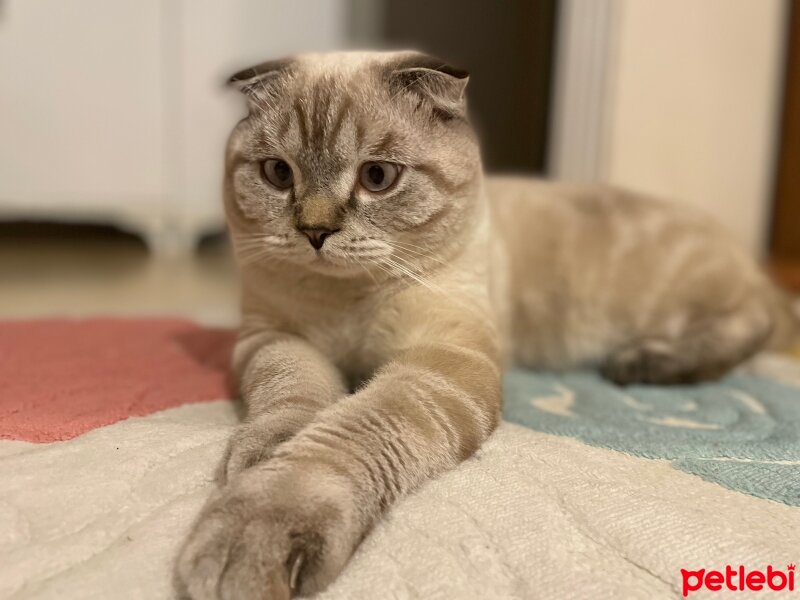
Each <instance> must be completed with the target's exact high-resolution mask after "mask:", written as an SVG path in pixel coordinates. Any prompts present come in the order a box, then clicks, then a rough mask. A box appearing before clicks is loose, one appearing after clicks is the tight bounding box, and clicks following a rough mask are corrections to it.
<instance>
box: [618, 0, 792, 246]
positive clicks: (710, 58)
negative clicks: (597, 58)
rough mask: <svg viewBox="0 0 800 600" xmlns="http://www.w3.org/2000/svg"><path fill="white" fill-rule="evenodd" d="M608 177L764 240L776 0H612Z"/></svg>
mask: <svg viewBox="0 0 800 600" xmlns="http://www.w3.org/2000/svg"><path fill="white" fill-rule="evenodd" d="M618 4H619V6H618V7H617V8H618V13H617V15H618V21H617V23H616V34H615V36H614V42H615V47H614V48H613V49H612V52H611V53H610V60H611V62H612V64H611V65H610V77H611V81H612V85H611V86H610V91H609V93H610V96H609V98H608V104H609V115H608V117H609V119H610V121H609V124H608V125H609V126H608V129H607V131H608V138H607V140H606V149H605V155H606V156H605V160H604V168H605V173H603V176H604V178H605V179H607V180H609V181H611V182H614V183H618V184H622V185H625V186H628V187H632V188H634V189H639V190H642V191H645V192H651V193H654V194H658V195H662V196H669V197H674V198H680V199H682V200H685V201H687V202H690V203H692V204H695V205H698V206H701V207H702V208H704V209H705V210H707V211H709V212H711V213H713V214H714V215H715V216H716V217H717V218H718V219H719V220H720V221H722V222H723V223H724V224H725V225H727V226H728V228H729V229H731V230H732V231H733V232H734V233H735V234H736V235H737V236H738V237H739V238H740V239H741V240H742V241H743V242H744V243H746V244H747V245H748V246H749V247H750V248H751V249H753V250H754V251H756V252H758V251H761V250H762V249H763V247H764V243H765V233H766V226H767V218H768V215H769V208H770V202H771V186H772V177H773V157H774V153H775V149H776V144H777V137H776V133H777V123H778V114H779V110H778V108H779V92H780V88H781V84H780V82H781V77H782V71H783V46H784V37H785V36H784V28H785V17H786V14H787V11H786V8H787V7H786V3H785V2H784V1H783V0H702V1H700V0H618Z"/></svg>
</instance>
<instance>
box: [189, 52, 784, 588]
mask: <svg viewBox="0 0 800 600" xmlns="http://www.w3.org/2000/svg"><path fill="white" fill-rule="evenodd" d="M233 82H234V83H235V84H236V85H237V86H238V87H239V88H240V89H241V90H242V91H243V92H244V93H245V94H246V96H247V98H248V100H249V105H250V115H249V116H248V117H247V118H246V119H244V120H242V121H241V122H240V123H239V124H238V125H237V126H236V128H235V129H234V131H233V134H232V135H231V138H230V143H229V146H228V151H227V158H226V166H227V169H226V177H225V206H226V210H227V215H228V220H229V225H230V231H231V233H232V237H233V239H234V245H235V249H236V253H237V256H238V260H239V263H240V267H241V270H242V275H243V299H242V315H243V324H242V327H241V332H240V335H239V342H238V344H237V346H236V351H235V358H234V363H235V369H236V372H237V375H238V379H239V382H240V389H241V394H242V397H243V399H244V401H245V403H246V405H247V410H248V414H247V419H246V420H245V422H244V423H243V424H242V425H241V427H240V428H239V430H238V431H237V433H236V434H235V435H234V437H233V439H232V440H231V444H230V449H229V454H228V457H227V459H226V465H225V474H226V479H227V483H226V485H225V486H224V487H221V488H220V489H219V491H218V492H216V494H215V495H214V497H213V498H211V499H210V501H209V503H208V505H207V506H206V508H205V509H204V510H203V512H202V514H201V515H200V518H199V520H198V521H197V523H196V525H195V527H194V530H193V532H192V533H191V535H190V537H189V539H188V541H187V542H186V545H185V547H184V548H183V550H182V552H181V555H180V557H179V560H178V565H177V571H176V579H177V586H178V589H179V591H180V593H181V594H182V595H184V596H188V597H191V598H194V599H205V598H236V599H249V598H288V597H290V595H292V594H293V593H304V594H306V593H313V592H316V591H318V590H321V589H323V588H324V587H325V586H326V585H328V584H329V583H330V582H331V581H332V580H333V579H334V578H335V577H336V576H337V575H338V574H339V573H340V572H341V570H342V569H343V568H344V566H345V564H346V563H347V561H348V559H349V558H350V556H351V555H352V553H353V551H354V550H355V549H356V547H357V546H358V544H359V543H360V542H361V540H362V539H363V538H364V537H365V536H366V535H367V534H368V533H369V531H370V529H371V528H372V527H373V526H374V525H375V523H376V522H377V521H378V520H379V519H380V518H381V515H382V514H383V513H384V512H385V511H386V510H387V509H389V507H391V505H392V504H393V503H394V502H395V501H396V500H397V499H398V498H400V497H401V496H403V495H404V494H406V493H408V492H409V491H411V490H413V489H414V488H416V487H417V486H419V485H420V484H422V483H423V482H425V481H426V480H427V479H429V478H431V477H435V476H436V475H438V474H440V473H442V472H443V471H446V470H448V469H451V468H453V467H454V466H456V465H457V464H458V463H459V462H461V461H463V460H464V459H466V458H468V457H469V456H471V455H472V454H473V453H474V452H475V451H476V450H477V449H478V447H479V446H480V445H481V443H482V442H483V441H484V440H485V439H486V438H487V436H489V434H490V433H491V432H492V430H493V429H494V428H495V426H496V424H497V422H498V419H499V417H500V405H501V383H500V382H501V373H502V369H503V365H504V362H505V360H506V359H508V360H516V361H517V362H520V363H522V364H525V365H531V366H543V367H550V368H568V367H573V366H593V367H597V368H599V369H601V370H602V372H603V373H605V374H606V375H607V376H608V377H610V378H611V379H613V380H614V381H617V382H620V383H629V382H635V381H639V382H649V383H672V382H691V381H696V380H700V379H706V378H709V377H716V376H718V375H720V374H722V373H724V372H725V371H726V370H727V369H729V368H731V367H732V366H734V365H735V364H737V363H738V362H740V361H741V360H743V359H745V358H746V357H748V356H750V355H751V354H752V353H753V352H755V351H756V350H757V349H759V348H760V347H762V346H763V345H764V344H765V343H766V342H767V340H768V338H769V337H770V335H771V334H772V335H773V339H774V340H777V339H778V337H781V336H785V335H788V333H787V332H788V331H789V329H788V325H789V324H791V323H792V321H791V318H792V317H791V315H790V312H789V310H788V308H787V306H788V305H787V304H786V302H785V300H784V299H783V298H782V296H781V294H780V293H779V292H778V291H777V290H776V289H775V288H774V287H773V286H772V285H771V284H770V283H769V282H768V281H767V279H766V278H765V277H764V276H763V275H762V274H761V272H760V271H759V270H758V268H757V267H756V265H755V264H754V262H753V260H752V259H751V258H749V257H748V256H747V255H746V254H745V253H744V252H743V251H742V250H741V249H739V247H738V246H737V245H736V244H735V243H734V242H732V241H731V240H730V239H729V238H728V237H727V236H726V235H725V234H724V233H723V232H722V231H721V230H720V229H719V228H718V227H716V226H715V225H714V224H713V223H711V222H709V221H708V220H707V219H705V218H703V217H701V216H699V215H696V214H694V213H691V212H690V211H689V210H688V209H684V208H677V207H676V206H675V205H673V204H666V203H661V202H657V201H653V200H645V199H641V198H636V197H634V196H632V195H630V194H626V193H623V192H619V191H615V190H611V189H605V188H579V187H574V188H571V187H567V186H561V185H554V184H549V183H542V182H535V181H533V180H528V179H521V178H520V179H496V180H492V179H490V180H488V181H484V177H483V174H482V170H481V162H480V154H479V149H478V144H477V142H476V139H475V135H474V133H473V130H472V128H471V126H470V124H469V122H468V121H467V119H466V109H465V103H464V88H465V86H466V83H467V77H466V74H465V73H463V72H461V71H458V70H456V69H453V68H452V67H448V66H446V65H445V64H443V63H441V62H439V61H437V60H435V59H432V58H430V57H427V56H423V55H420V54H416V53H388V54H378V53H368V54H356V53H352V54H350V53H348V54H330V55H314V56H311V55H307V56H300V57H297V58H294V59H289V60H284V61H278V62H271V63H265V64H262V65H259V66H257V67H254V68H252V69H248V70H247V71H243V72H242V73H239V74H237V75H235V76H234V78H233ZM489 198H490V199H491V204H490V203H489V202H488V199H489ZM779 324H780V327H778V325H779ZM784 324H786V325H787V326H786V327H784ZM531 535H535V532H531Z"/></svg>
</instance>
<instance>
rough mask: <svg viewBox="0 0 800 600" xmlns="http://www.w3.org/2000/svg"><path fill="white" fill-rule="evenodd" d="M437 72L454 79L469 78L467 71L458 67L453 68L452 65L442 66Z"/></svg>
mask: <svg viewBox="0 0 800 600" xmlns="http://www.w3.org/2000/svg"><path fill="white" fill-rule="evenodd" d="M439 71H441V72H442V73H444V74H445V75H450V76H451V77H455V78H456V79H467V78H469V71H467V70H466V69H462V68H460V67H454V66H453V65H444V66H442V67H441V68H440V69H439Z"/></svg>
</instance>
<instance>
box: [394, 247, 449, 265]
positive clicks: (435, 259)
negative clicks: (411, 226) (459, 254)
mask: <svg viewBox="0 0 800 600" xmlns="http://www.w3.org/2000/svg"><path fill="white" fill-rule="evenodd" d="M392 250H393V251H394V252H395V253H396V255H400V256H402V254H403V253H406V254H410V255H413V256H416V257H419V258H422V259H426V260H430V261H433V262H435V263H438V264H440V265H446V264H447V263H446V262H445V261H443V260H442V259H441V258H438V257H436V256H433V255H432V254H426V253H423V252H419V251H417V250H411V249H409V248H400V247H392Z"/></svg>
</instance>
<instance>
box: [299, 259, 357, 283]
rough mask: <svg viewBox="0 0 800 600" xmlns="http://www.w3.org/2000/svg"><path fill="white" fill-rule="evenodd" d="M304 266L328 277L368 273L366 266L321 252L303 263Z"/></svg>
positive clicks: (354, 275) (348, 276) (347, 276)
mask: <svg viewBox="0 0 800 600" xmlns="http://www.w3.org/2000/svg"><path fill="white" fill-rule="evenodd" d="M303 268H305V269H307V270H309V271H311V272H313V273H318V274H320V275H327V276H328V277H341V278H350V277H363V276H365V275H366V272H365V270H364V269H365V268H364V267H361V266H359V265H358V264H356V263H353V262H351V261H344V260H341V259H337V258H335V257H331V256H329V255H325V254H319V255H317V256H316V257H315V258H313V259H312V260H310V261H308V262H305V263H303Z"/></svg>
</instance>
